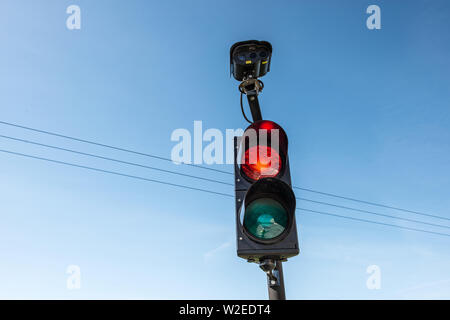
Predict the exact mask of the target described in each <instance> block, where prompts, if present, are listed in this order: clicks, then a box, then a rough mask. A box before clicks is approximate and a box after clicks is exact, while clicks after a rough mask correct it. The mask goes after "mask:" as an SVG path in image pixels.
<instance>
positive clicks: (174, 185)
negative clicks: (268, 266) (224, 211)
mask: <svg viewBox="0 0 450 320" xmlns="http://www.w3.org/2000/svg"><path fill="white" fill-rule="evenodd" d="M0 152H4V153H9V154H14V155H16V156H22V157H27V158H31V159H36V160H43V161H48V162H53V163H58V164H63V165H66V166H72V167H77V168H82V169H87V170H92V171H97V172H102V173H109V174H114V175H117V176H122V177H127V178H133V179H138V180H144V181H148V182H155V183H160V184H165V185H169V186H173V187H179V188H184V189H190V190H195V191H202V192H207V193H212V194H217V195H221V196H227V197H233V195H231V194H227V193H222V192H216V191H211V190H206V189H201V188H195V187H190V186H185V185H181V184H177V183H171V182H166V181H160V180H155V179H149V178H144V177H139V176H134V175H130V174H125V173H120V172H116V171H110V170H104V169H99V168H94V167H88V166H83V165H79V164H74V163H70V162H65V161H59V160H53V159H48V158H42V157H37V156H32V155H29V154H25V153H19V152H13V151H8V150H3V149H0Z"/></svg>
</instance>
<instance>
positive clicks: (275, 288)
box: [259, 259, 286, 300]
mask: <svg viewBox="0 0 450 320" xmlns="http://www.w3.org/2000/svg"><path fill="white" fill-rule="evenodd" d="M259 267H260V268H261V269H262V270H263V271H264V272H265V273H266V274H267V288H268V290H269V300H286V292H285V290H284V277H283V265H282V262H281V261H280V260H273V259H265V260H262V261H261V263H260V264H259Z"/></svg>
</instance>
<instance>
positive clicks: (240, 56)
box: [237, 54, 245, 61]
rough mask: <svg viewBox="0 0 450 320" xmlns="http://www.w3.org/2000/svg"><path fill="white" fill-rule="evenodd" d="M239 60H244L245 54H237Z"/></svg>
mask: <svg viewBox="0 0 450 320" xmlns="http://www.w3.org/2000/svg"><path fill="white" fill-rule="evenodd" d="M237 58H238V60H239V61H245V56H244V55H243V54H240V55H238V56H237Z"/></svg>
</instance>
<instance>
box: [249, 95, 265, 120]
mask: <svg viewBox="0 0 450 320" xmlns="http://www.w3.org/2000/svg"><path fill="white" fill-rule="evenodd" d="M247 100H248V104H249V105H250V111H251V113H252V118H253V121H259V120H262V115H261V108H260V107H259V101H258V93H257V92H256V91H253V92H247Z"/></svg>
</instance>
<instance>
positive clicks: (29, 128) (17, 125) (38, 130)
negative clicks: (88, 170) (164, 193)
mask: <svg viewBox="0 0 450 320" xmlns="http://www.w3.org/2000/svg"><path fill="white" fill-rule="evenodd" d="M0 124H3V125H7V126H12V127H16V128H21V129H25V130H29V131H34V132H39V133H43V134H47V135H51V136H56V137H60V138H65V139H69V140H73V141H78V142H83V143H87V144H91V145H96V146H100V147H105V148H109V149H113V150H118V151H123V152H128V153H132V154H136V155H141V156H145V157H150V158H154V159H159V160H164V161H169V162H172V163H176V162H174V161H172V160H171V159H169V158H165V157H161V156H157V155H153V154H149V153H143V152H139V151H135V150H131V149H126V148H121V147H116V146H112V145H108V144H103V143H99V142H95V141H90V140H85V139H80V138H76V137H72V136H68V135H64V134H60V133H55V132H51V131H47V130H41V129H36V128H31V127H27V126H23V125H19V124H16V123H11V122H6V121H0ZM181 164H185V165H188V166H191V167H195V168H200V169H205V170H210V171H215V172H219V173H223V174H228V175H232V174H233V173H232V172H228V171H224V170H219V169H215V168H209V167H205V166H201V165H196V164H191V163H181ZM293 188H294V189H298V190H303V191H308V192H312V193H316V194H320V195H325V196H329V197H334V198H339V199H343V200H348V201H354V202H359V203H364V204H368V205H372V206H377V207H382V208H386V209H392V210H396V211H402V212H406V213H412V214H416V215H421V216H426V217H431V218H436V219H442V220H447V221H450V218H447V217H443V216H438V215H433V214H428V213H424V212H419V211H414V210H409V209H403V208H399V207H394V206H390V205H385V204H381V203H376V202H371V201H366V200H360V199H356V198H351V197H345V196H341V195H337V194H334V193H329V192H323V191H319V190H314V189H309V188H303V187H298V186H293Z"/></svg>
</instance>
